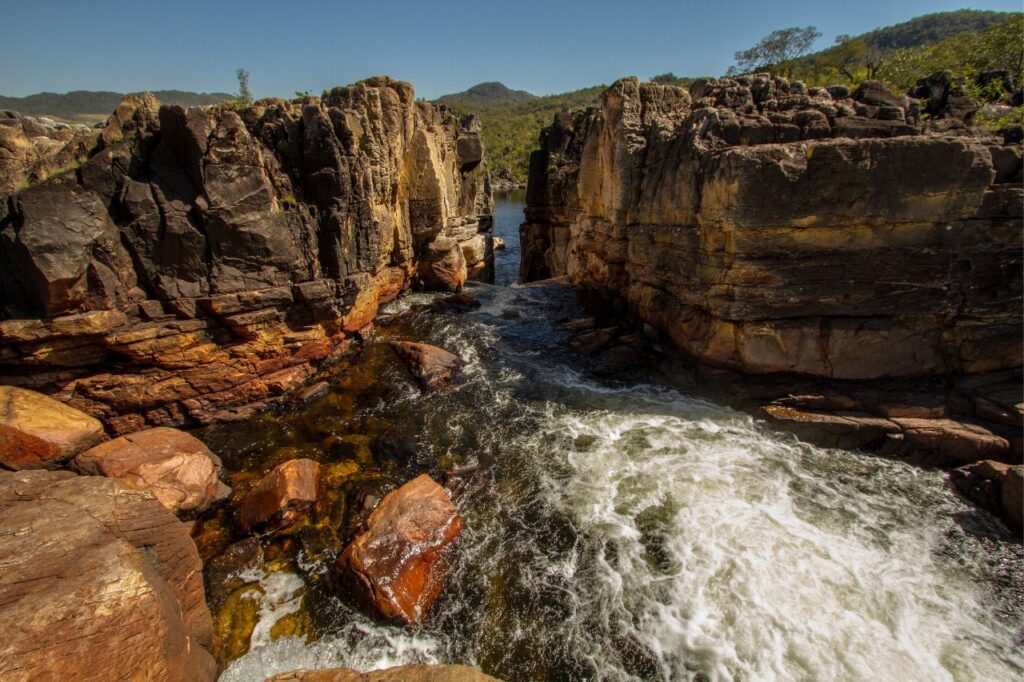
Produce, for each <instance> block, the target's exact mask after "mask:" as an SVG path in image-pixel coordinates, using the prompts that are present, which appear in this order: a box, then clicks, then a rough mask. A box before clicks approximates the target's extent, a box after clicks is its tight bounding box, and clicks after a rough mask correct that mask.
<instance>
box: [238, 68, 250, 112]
mask: <svg viewBox="0 0 1024 682" xmlns="http://www.w3.org/2000/svg"><path fill="white" fill-rule="evenodd" d="M235 77H236V78H238V94H237V95H235V99H236V100H238V102H239V104H241V105H243V106H248V105H249V104H252V92H251V91H250V90H249V72H248V71H246V70H245V69H238V70H237V71H235Z"/></svg>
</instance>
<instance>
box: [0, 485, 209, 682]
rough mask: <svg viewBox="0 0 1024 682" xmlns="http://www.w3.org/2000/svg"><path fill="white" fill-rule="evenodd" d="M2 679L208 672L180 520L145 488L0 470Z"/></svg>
mask: <svg viewBox="0 0 1024 682" xmlns="http://www.w3.org/2000/svg"><path fill="white" fill-rule="evenodd" d="M0 557H2V559H0V566H2V570H0V632H3V633H4V636H3V637H2V638H0V679H3V680H10V681H12V682H15V681H22V680H24V681H26V682H27V681H29V680H66V681H71V680H128V679H132V680H143V679H144V680H166V681H168V682H176V681H178V680H190V681H191V680H195V681H197V682H204V681H207V680H213V679H215V678H216V675H217V666H216V663H215V662H214V659H213V657H212V656H210V654H209V653H208V652H207V650H206V647H208V646H209V644H210V639H211V623H210V612H209V611H208V609H207V607H206V602H205V600H204V598H203V582H202V578H201V575H202V566H201V564H200V561H199V554H198V552H197V551H196V547H195V544H193V542H192V539H191V538H190V537H189V534H188V529H187V527H186V526H185V525H184V524H183V523H181V522H180V521H178V519H176V518H175V517H174V515H173V514H171V513H170V512H169V511H167V509H165V508H164V507H163V506H162V505H161V504H160V503H159V502H157V500H156V499H155V498H154V497H153V496H152V494H150V493H149V492H146V491H141V490H135V489H132V488H129V487H126V486H125V485H124V484H123V483H122V482H119V481H117V480H115V479H108V478H99V477H94V476H75V475H74V474H71V473H70V472H51V471H22V472H13V473H0Z"/></svg>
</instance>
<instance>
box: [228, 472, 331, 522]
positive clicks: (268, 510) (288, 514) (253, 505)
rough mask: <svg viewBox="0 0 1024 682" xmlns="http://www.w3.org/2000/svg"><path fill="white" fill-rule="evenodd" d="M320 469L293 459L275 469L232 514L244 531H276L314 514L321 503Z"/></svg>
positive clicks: (250, 492)
mask: <svg viewBox="0 0 1024 682" xmlns="http://www.w3.org/2000/svg"><path fill="white" fill-rule="evenodd" d="M321 492H322V491H321V482H320V465H319V464H318V463H317V462H314V461H313V460H311V459H292V460H288V461H287V462H285V463H283V464H279V465H277V466H276V467H274V470H273V471H271V472H270V473H269V474H267V475H266V476H264V477H263V478H261V479H260V480H259V482H258V483H256V485H255V486H254V487H253V489H252V490H250V491H249V492H248V493H246V495H245V496H244V497H243V498H242V503H241V505H240V506H239V508H238V511H237V512H236V514H235V519H236V520H237V521H238V524H239V525H240V526H241V527H242V528H243V529H245V530H246V531H249V532H251V531H254V530H257V529H260V530H264V531H270V532H274V531H279V530H283V529H285V528H287V527H288V526H291V525H293V524H294V523H296V522H297V521H299V520H301V519H302V517H303V516H306V515H308V514H311V513H314V512H315V510H316V508H317V505H318V503H319V501H320V499H321Z"/></svg>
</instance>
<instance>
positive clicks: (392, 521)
mask: <svg viewBox="0 0 1024 682" xmlns="http://www.w3.org/2000/svg"><path fill="white" fill-rule="evenodd" d="M460 532H462V517H461V516H459V513H458V511H457V510H456V508H455V504H454V503H453V502H452V500H451V498H450V497H449V496H448V493H447V492H446V491H445V489H444V488H442V487H441V486H440V485H438V484H437V483H436V482H434V480H433V479H431V478H430V476H427V475H426V474H422V475H420V476H418V477H416V478H414V479H413V480H411V481H409V482H408V483H406V484H405V485H403V486H402V487H400V488H398V489H397V490H394V491H392V492H390V493H388V494H387V495H385V496H384V499H383V500H381V502H380V504H379V505H378V506H377V509H376V510H374V512H373V514H371V515H370V518H369V519H368V520H367V522H366V526H365V528H364V529H363V530H362V531H361V532H360V533H359V534H358V535H357V536H356V538H355V539H354V540H353V541H352V542H351V543H350V544H349V545H348V547H346V548H345V551H344V552H342V554H341V556H339V557H338V560H337V561H336V562H335V565H334V572H335V575H336V577H337V578H338V582H339V584H340V586H341V589H342V590H343V591H344V592H345V593H347V594H353V595H354V596H355V597H356V598H357V599H358V600H359V601H360V602H362V603H363V604H364V605H366V606H368V607H370V608H373V609H375V610H376V611H378V612H379V613H380V614H381V615H382V616H384V617H385V618H388V619H390V620H396V621H400V622H403V623H406V624H409V625H411V624H413V623H417V622H419V621H420V620H421V619H422V618H423V616H424V615H425V614H426V612H427V610H428V609H429V608H430V606H431V605H432V604H433V603H434V601H435V600H436V599H437V597H438V595H439V594H440V593H441V588H442V587H443V585H444V573H445V569H446V565H445V562H444V557H443V553H444V550H445V548H446V547H448V545H450V544H451V543H452V541H454V540H455V538H457V537H458V535H459V533H460Z"/></svg>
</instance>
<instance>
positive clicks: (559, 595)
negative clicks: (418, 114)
mask: <svg viewBox="0 0 1024 682" xmlns="http://www.w3.org/2000/svg"><path fill="white" fill-rule="evenodd" d="M474 294H475V295H477V296H478V297H479V298H480V299H481V301H482V302H483V306H482V308H480V309H479V310H478V311H475V312H473V313H470V314H464V315H440V314H437V313H425V314H423V315H421V316H419V317H415V314H414V313H413V310H412V307H411V306H412V304H413V303H416V304H421V303H424V302H425V301H427V300H428V299H425V298H420V297H417V298H411V299H405V300H403V301H402V302H399V303H398V304H397V305H395V306H392V308H391V309H390V312H391V314H393V315H403V314H404V315H410V314H413V317H414V320H413V322H411V323H410V324H411V325H412V328H413V329H414V330H415V332H416V334H417V335H418V337H419V338H423V339H425V340H427V341H428V342H433V343H437V344H439V345H443V346H445V347H446V348H448V349H449V350H452V351H454V352H457V353H459V355H460V356H462V357H463V359H464V360H465V361H466V363H467V366H466V370H465V374H466V377H465V380H464V382H463V383H462V384H461V385H460V387H459V388H458V389H457V390H455V391H452V392H450V393H448V394H444V395H420V394H419V393H418V392H416V391H412V392H405V393H401V394H399V395H398V396H397V397H396V398H395V401H394V402H393V403H391V404H389V405H388V406H387V407H386V410H392V411H398V412H402V411H406V412H407V411H420V412H422V413H423V414H424V415H425V418H424V420H423V423H424V424H425V427H424V428H425V429H427V430H428V431H429V433H427V434H425V435H422V436H421V437H420V438H419V442H420V443H421V444H422V447H423V448H424V450H425V453H424V455H423V461H434V460H436V461H439V460H441V459H443V458H448V459H450V458H453V457H454V458H456V459H458V458H460V457H461V458H462V459H463V460H465V459H467V458H468V459H471V460H472V461H474V462H478V463H479V464H480V465H481V470H482V471H483V472H484V475H485V478H486V481H485V484H483V485H477V486H471V487H470V488H469V489H468V490H466V491H464V492H463V493H461V494H460V496H459V498H458V500H457V501H458V504H459V507H460V510H461V511H462V513H463V516H464V518H465V520H466V529H465V531H464V532H463V534H462V537H461V538H460V540H459V542H458V544H457V552H456V555H455V557H454V560H453V565H452V568H451V571H450V575H449V580H448V587H447V589H446V592H445V593H444V595H443V596H442V598H441V600H440V601H439V602H438V603H437V605H436V606H435V610H434V613H433V614H432V615H431V617H430V618H429V619H428V621H427V622H426V623H425V624H424V625H422V626H420V627H418V628H415V629H406V628H401V627H394V626H389V625H383V624H379V623H375V622H373V621H372V620H371V619H369V618H367V617H366V616H363V615H360V614H358V613H356V612H354V611H352V610H351V609H342V610H341V613H342V614H343V615H341V616H339V618H338V622H337V625H336V627H335V628H334V630H333V631H332V632H329V633H327V634H325V635H324V636H323V637H321V638H320V639H319V640H318V641H316V642H312V643H305V642H302V641H299V640H294V639H288V640H279V641H276V642H271V643H269V644H267V645H266V646H262V647H255V648H254V649H253V650H252V651H251V652H250V653H248V654H247V655H246V656H244V657H242V658H241V659H239V660H238V661H236V662H234V663H233V664H232V665H231V666H230V667H229V668H228V670H227V671H226V672H225V675H224V677H223V678H222V679H223V680H225V681H226V682H239V681H243V680H262V679H263V678H264V677H265V676H266V675H268V674H270V673H272V672H275V671H283V670H290V669H294V668H301V667H305V668H321V667H333V666H347V667H352V668H356V669H359V670H370V669H375V668H380V667H387V666H389V665H397V664H400V663H410V662H423V663H434V662H448V663H466V664H472V665H479V666H481V667H483V668H484V669H485V670H486V671H488V672H491V673H492V674H494V675H497V676H499V677H502V678H503V679H506V680H508V681H510V682H511V681H513V680H526V679H533V680H592V679H599V680H723V681H724V680H735V681H739V680H747V681H749V680H899V681H901V682H902V681H911V680H922V681H925V680H927V681H929V682H931V681H933V680H957V681H960V680H963V681H967V680H994V681H999V680H1019V679H1021V676H1022V674H1024V659H1022V655H1021V650H1020V647H1019V645H1018V644H1017V638H1018V633H1017V632H1016V630H1015V628H1017V627H1019V604H1017V605H1014V606H1013V607H1012V609H1011V611H1012V613H1010V614H1009V616H1008V615H1007V613H1006V609H1005V608H1004V606H1005V605H1002V604H1000V600H999V597H998V595H997V590H995V589H994V588H993V583H994V580H995V578H994V576H996V574H1008V575H1012V576H1016V577H1019V575H1020V564H1021V554H1022V553H1021V549H1020V546H1019V545H1012V544H1008V543H1005V542H997V541H993V540H990V539H987V538H985V537H983V536H979V535H975V534H971V533H968V532H966V531H965V530H964V529H963V528H962V527H961V525H958V524H957V523H956V522H955V519H956V518H958V516H962V515H964V514H966V513H967V511H968V508H967V507H966V505H964V504H963V503H962V502H960V501H959V500H958V498H956V497H955V496H954V495H953V494H952V493H951V492H950V490H949V489H948V487H947V486H946V485H945V483H944V481H943V477H942V474H941V472H936V471H926V470H922V469H919V468H915V467H912V466H910V465H907V464H904V463H901V462H897V461H892V460H888V459H884V458H878V457H870V456H866V455H862V454H858V453H851V452H846V451H841V450H829V449H822V448H817V447H814V446H810V445H807V444H804V443H801V442H799V441H798V440H796V439H795V438H794V437H792V436H788V435H784V434H778V433H775V432H772V431H769V430H767V429H765V428H764V427H763V426H761V425H759V424H758V423H757V422H755V421H754V420H753V419H751V418H750V417H749V416H746V415H744V414H741V413H738V412H735V411H733V410H730V409H727V408H724V407H721V406H718V405H715V404H712V403H709V402H706V401H704V400H701V399H698V398H695V397H692V396H688V395H684V394H681V393H679V392H677V391H676V390H673V389H671V388H667V387H665V386H660V385H650V384H646V383H639V382H633V383H620V384H608V383H601V382H598V381H595V380H592V379H591V378H589V377H588V376H587V375H586V374H585V373H583V372H581V371H580V370H579V369H578V368H577V367H575V366H574V363H573V362H572V361H571V360H570V361H566V359H565V358H564V357H562V356H560V355H559V354H558V353H557V352H555V351H554V350H553V349H554V348H555V347H556V346H557V345H558V344H557V341H558V339H559V338H560V336H559V331H558V324H557V321H558V320H560V319H564V318H565V316H566V314H571V313H572V312H573V310H574V307H573V306H575V305H576V304H575V303H574V300H573V299H572V297H571V295H568V294H566V291H565V288H564V287H561V288H559V287H549V288H545V287H534V286H531V287H498V288H489V287H479V288H477V289H475V290H474ZM997 532H998V529H997ZM1018 601H1019V600H1018Z"/></svg>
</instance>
